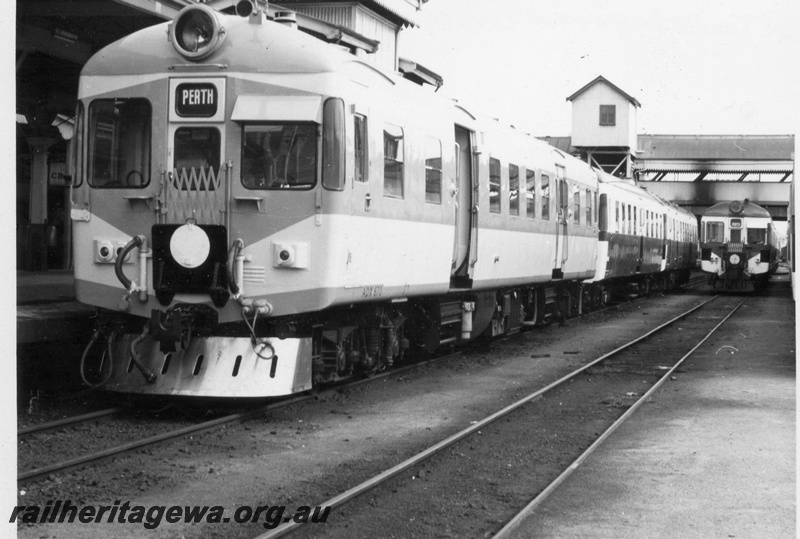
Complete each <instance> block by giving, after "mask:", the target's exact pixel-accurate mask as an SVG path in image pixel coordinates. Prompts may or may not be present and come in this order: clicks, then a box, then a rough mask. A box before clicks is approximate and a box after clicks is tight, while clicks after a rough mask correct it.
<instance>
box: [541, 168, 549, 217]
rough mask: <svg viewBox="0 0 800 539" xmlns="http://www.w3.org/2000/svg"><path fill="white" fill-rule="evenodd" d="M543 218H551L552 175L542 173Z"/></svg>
mask: <svg viewBox="0 0 800 539" xmlns="http://www.w3.org/2000/svg"><path fill="white" fill-rule="evenodd" d="M542 219H544V220H545V221H549V220H550V176H548V175H547V174H542Z"/></svg>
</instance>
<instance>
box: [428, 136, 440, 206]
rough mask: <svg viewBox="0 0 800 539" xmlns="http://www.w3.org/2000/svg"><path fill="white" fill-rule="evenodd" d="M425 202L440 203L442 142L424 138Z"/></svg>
mask: <svg viewBox="0 0 800 539" xmlns="http://www.w3.org/2000/svg"><path fill="white" fill-rule="evenodd" d="M425 202H430V203H432V204H441V203H442V142H441V141H440V140H439V139H437V138H433V137H426V138H425Z"/></svg>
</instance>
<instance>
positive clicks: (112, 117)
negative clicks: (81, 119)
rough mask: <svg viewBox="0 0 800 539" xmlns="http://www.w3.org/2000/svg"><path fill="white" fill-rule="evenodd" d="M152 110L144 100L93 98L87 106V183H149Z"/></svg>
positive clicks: (113, 185) (132, 185)
mask: <svg viewBox="0 0 800 539" xmlns="http://www.w3.org/2000/svg"><path fill="white" fill-rule="evenodd" d="M151 117H152V109H151V106H150V103H149V102H148V101H147V100H145V99H96V100H95V101H92V103H91V104H90V105H89V141H88V143H89V156H88V157H89V170H88V173H89V174H88V177H89V185H91V186H92V187H111V188H138V187H144V186H146V185H147V184H148V183H150V137H151Z"/></svg>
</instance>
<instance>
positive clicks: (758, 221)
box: [700, 199, 779, 292]
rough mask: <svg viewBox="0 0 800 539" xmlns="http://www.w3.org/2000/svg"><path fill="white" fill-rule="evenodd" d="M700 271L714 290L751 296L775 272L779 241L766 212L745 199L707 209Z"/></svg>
mask: <svg viewBox="0 0 800 539" xmlns="http://www.w3.org/2000/svg"><path fill="white" fill-rule="evenodd" d="M700 226H701V229H702V243H701V262H700V267H701V269H702V271H703V272H705V273H706V274H708V284H709V286H711V287H712V288H713V289H714V290H723V291H741V292H752V291H753V290H755V289H756V288H757V287H763V286H764V285H765V284H766V283H767V282H768V281H769V278H770V275H772V274H773V273H775V270H776V269H777V268H778V253H779V250H778V249H779V246H778V238H777V234H776V232H775V228H774V226H773V223H772V218H771V217H770V214H769V212H768V211H767V210H766V209H764V208H762V207H761V206H759V205H757V204H753V203H752V202H750V201H749V200H748V199H744V201H739V200H734V201H732V202H720V203H718V204H715V205H713V206H711V207H710V208H708V209H707V210H706V211H705V212H704V213H703V217H702V219H701V222H700Z"/></svg>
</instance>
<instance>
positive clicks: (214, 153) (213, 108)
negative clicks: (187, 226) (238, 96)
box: [160, 78, 229, 226]
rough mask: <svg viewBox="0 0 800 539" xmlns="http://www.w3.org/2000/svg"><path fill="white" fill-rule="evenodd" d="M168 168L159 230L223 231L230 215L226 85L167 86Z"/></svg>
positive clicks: (188, 82) (185, 82)
mask: <svg viewBox="0 0 800 539" xmlns="http://www.w3.org/2000/svg"><path fill="white" fill-rule="evenodd" d="M170 97H171V99H172V106H171V107H170V117H169V132H168V134H167V137H168V138H167V167H166V170H165V171H164V172H163V174H164V176H165V177H164V178H163V179H162V189H163V192H162V197H163V202H164V208H163V211H162V212H161V215H160V221H161V224H169V225H182V224H184V223H185V222H187V221H190V220H191V221H193V222H195V223H197V224H198V225H209V226H223V225H225V224H226V223H225V219H226V217H227V216H228V214H229V200H228V186H229V181H228V178H227V176H228V169H229V167H228V166H227V164H226V162H225V155H224V153H223V152H224V148H225V140H224V138H225V129H224V128H223V127H224V123H223V122H224V119H225V117H224V112H225V108H224V106H223V103H225V80H224V79H216V78H211V79H172V80H171V81H170Z"/></svg>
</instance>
